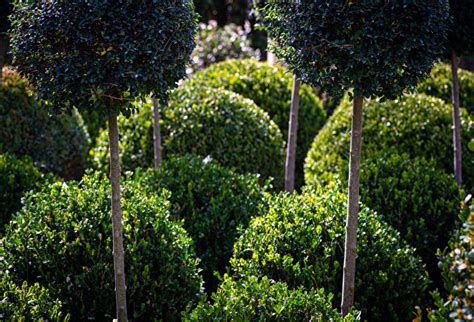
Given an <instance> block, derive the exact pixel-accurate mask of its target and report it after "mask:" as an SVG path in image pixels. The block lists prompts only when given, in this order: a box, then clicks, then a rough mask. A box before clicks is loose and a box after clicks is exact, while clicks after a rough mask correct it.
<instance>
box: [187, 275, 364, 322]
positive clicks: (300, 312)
mask: <svg viewBox="0 0 474 322" xmlns="http://www.w3.org/2000/svg"><path fill="white" fill-rule="evenodd" d="M331 300H332V295H331V294H329V295H325V294H324V290H318V291H315V290H313V289H311V290H309V291H308V290H304V289H303V288H298V289H289V288H288V287H287V285H286V284H285V283H280V282H275V281H273V280H271V279H268V278H267V277H266V276H264V277H263V278H257V277H253V276H249V277H248V278H247V279H244V280H237V281H234V280H232V279H230V278H229V277H225V279H224V281H223V282H222V284H221V285H220V287H219V290H218V291H217V293H215V294H214V295H213V296H212V302H213V303H212V304H211V303H202V304H200V305H198V306H197V307H196V308H195V309H194V311H193V312H191V313H190V314H187V316H186V317H185V320H186V321H359V318H358V314H357V312H355V311H353V312H351V313H350V314H348V316H346V317H345V318H343V317H341V315H340V314H339V312H338V311H337V310H335V309H333V308H332V305H331Z"/></svg>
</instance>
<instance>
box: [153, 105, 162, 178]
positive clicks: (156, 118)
mask: <svg viewBox="0 0 474 322" xmlns="http://www.w3.org/2000/svg"><path fill="white" fill-rule="evenodd" d="M153 150H154V154H153V160H154V166H155V169H158V168H159V167H160V164H161V161H162V160H163V158H162V155H161V131H160V105H159V102H158V100H157V99H156V98H153Z"/></svg>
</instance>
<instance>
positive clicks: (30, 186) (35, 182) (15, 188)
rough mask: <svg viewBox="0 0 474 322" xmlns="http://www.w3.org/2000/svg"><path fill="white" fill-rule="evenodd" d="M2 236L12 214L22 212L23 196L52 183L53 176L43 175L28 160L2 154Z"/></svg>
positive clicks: (0, 185)
mask: <svg viewBox="0 0 474 322" xmlns="http://www.w3.org/2000/svg"><path fill="white" fill-rule="evenodd" d="M0 178H1V180H0V235H1V234H2V233H3V230H4V226H5V225H6V224H7V223H8V221H9V220H10V217H11V215H12V214H14V213H15V212H17V211H18V210H20V208H21V198H22V197H23V195H24V194H25V193H26V192H28V191H30V190H35V189H40V188H41V186H42V185H44V184H48V182H52V181H53V180H54V177H53V176H52V175H44V174H43V173H41V172H40V171H39V170H38V169H37V168H36V167H35V166H34V165H33V163H32V161H31V160H30V159H29V158H27V157H24V158H21V159H18V158H16V157H14V156H11V155H9V154H8V153H5V154H0Z"/></svg>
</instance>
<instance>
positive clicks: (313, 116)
mask: <svg viewBox="0 0 474 322" xmlns="http://www.w3.org/2000/svg"><path fill="white" fill-rule="evenodd" d="M188 82H190V83H192V84H194V86H196V87H197V86H209V87H215V88H225V89H228V90H230V91H233V92H235V93H238V94H240V95H242V96H245V97H247V98H250V99H251V100H253V101H254V102H255V103H256V104H257V105H258V106H259V107H260V108H261V109H263V110H264V111H265V112H267V113H268V114H269V115H270V117H271V118H272V120H273V121H275V123H276V124H277V125H278V127H279V128H280V131H281V133H282V134H283V139H284V140H285V141H286V140H287V138H288V121H289V117H290V102H291V89H292V84H293V75H292V74H291V73H290V72H289V71H287V70H286V69H284V68H283V67H280V66H269V65H268V64H266V63H261V62H257V61H256V60H252V59H245V60H227V61H225V62H221V63H218V64H213V65H211V66H210V67H208V68H206V69H205V70H202V71H200V72H197V73H195V74H194V75H193V76H192V77H190V79H189V80H188ZM325 121H326V112H325V110H324V109H323V104H322V102H321V101H320V100H319V98H318V96H317V95H316V94H315V92H314V90H313V89H312V88H310V87H309V86H307V85H305V84H302V85H301V88H300V116H299V118H298V133H297V145H298V147H297V150H296V152H297V154H296V177H295V180H296V186H297V187H299V186H301V185H302V184H303V164H304V158H305V156H306V153H307V152H308V150H309V148H310V146H311V142H312V141H313V139H314V136H315V135H316V134H317V133H318V131H319V130H320V129H321V127H322V126H323V125H324V122H325Z"/></svg>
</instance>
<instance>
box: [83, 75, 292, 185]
mask: <svg viewBox="0 0 474 322" xmlns="http://www.w3.org/2000/svg"><path fill="white" fill-rule="evenodd" d="M137 104H145V105H146V106H143V107H141V108H140V111H139V112H138V113H136V114H133V115H132V116H131V117H130V118H121V119H120V120H119V132H120V135H121V138H120V154H121V155H120V159H121V162H122V169H124V170H132V169H135V168H137V167H142V168H148V167H151V166H152V164H153V129H152V115H151V114H152V113H151V102H145V103H141V102H138V103H137ZM161 132H162V143H163V153H164V154H165V155H166V154H181V155H182V154H188V153H192V154H197V155H201V156H205V157H206V156H210V157H211V158H212V159H215V160H217V161H218V162H219V163H220V164H222V166H225V167H228V168H234V169H235V170H236V171H238V172H241V173H247V172H251V173H259V174H261V176H262V178H264V179H266V178H268V177H270V176H272V177H274V178H275V183H274V184H275V186H276V187H281V186H282V185H283V170H284V162H285V157H284V143H283V138H282V136H281V133H280V131H279V130H278V127H277V126H276V125H275V123H273V121H272V120H270V118H269V117H268V115H267V114H266V113H265V112H263V111H262V110H261V109H259V108H258V107H257V106H256V105H255V103H253V102H252V101H251V100H249V99H245V98H243V97H242V96H240V95H238V94H235V93H232V92H229V91H224V90H219V89H211V88H195V87H192V86H188V84H187V83H186V82H185V83H184V84H182V86H181V87H179V88H178V89H177V90H175V91H173V93H172V95H171V99H170V101H169V104H168V105H167V106H164V107H163V109H162V113H161ZM107 142H108V136H107V132H106V131H104V132H102V133H101V135H100V137H99V139H98V141H97V147H96V148H95V149H94V151H93V152H92V155H93V158H94V163H95V164H96V166H97V167H98V168H107V167H108V143H107Z"/></svg>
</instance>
